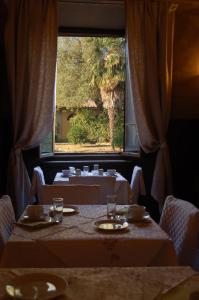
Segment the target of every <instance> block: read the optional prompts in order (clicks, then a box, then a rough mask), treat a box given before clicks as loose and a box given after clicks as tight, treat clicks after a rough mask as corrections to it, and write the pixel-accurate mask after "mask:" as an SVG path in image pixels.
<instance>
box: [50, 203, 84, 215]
mask: <svg viewBox="0 0 199 300" xmlns="http://www.w3.org/2000/svg"><path fill="white" fill-rule="evenodd" d="M50 212H51V213H52V215H53V206H51V207H50ZM78 213H79V208H78V207H77V206H74V205H64V207H63V215H75V214H78Z"/></svg>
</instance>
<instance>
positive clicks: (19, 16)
mask: <svg viewBox="0 0 199 300" xmlns="http://www.w3.org/2000/svg"><path fill="white" fill-rule="evenodd" d="M8 12H9V16H8V21H7V24H6V30H5V48H6V56H7V66H8V76H9V83H10V90H11V98H12V126H13V133H14V140H13V149H12V150H11V154H10V160H9V171H8V183H9V185H8V192H9V193H10V195H11V196H12V200H13V205H14V208H15V213H16V216H17V217H18V216H19V215H20V214H21V213H22V211H23V209H24V207H25V206H26V205H27V204H28V203H31V201H32V198H31V196H30V195H29V192H30V179H29V176H28V173H27V170H26V167H25V164H24V161H23V157H22V150H27V149H30V148H33V147H36V146H38V145H39V144H40V143H41V142H42V140H43V139H44V137H46V136H47V134H48V133H49V132H50V130H51V129H52V124H53V115H54V112H53V109H54V85H55V69H56V53H57V27H58V26H57V3H56V0H40V1H37V2H35V0H28V1H27V0H15V1H12V0H10V1H8Z"/></svg>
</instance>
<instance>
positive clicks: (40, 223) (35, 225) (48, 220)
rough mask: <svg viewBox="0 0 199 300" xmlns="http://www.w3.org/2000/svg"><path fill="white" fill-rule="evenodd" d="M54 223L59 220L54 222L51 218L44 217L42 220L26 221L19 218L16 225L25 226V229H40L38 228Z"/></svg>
mask: <svg viewBox="0 0 199 300" xmlns="http://www.w3.org/2000/svg"><path fill="white" fill-rule="evenodd" d="M54 224H59V222H55V221H54V220H53V219H52V218H50V217H48V218H46V220H44V221H43V220H42V221H37V222H36V221H34V222H27V220H24V219H20V220H19V221H18V222H17V223H16V225H17V226H21V227H23V228H27V229H33V230H34V229H40V228H44V227H48V226H51V225H54Z"/></svg>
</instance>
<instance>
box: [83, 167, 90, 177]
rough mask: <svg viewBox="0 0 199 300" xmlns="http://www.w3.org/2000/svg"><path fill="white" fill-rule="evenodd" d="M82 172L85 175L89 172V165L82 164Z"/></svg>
mask: <svg viewBox="0 0 199 300" xmlns="http://www.w3.org/2000/svg"><path fill="white" fill-rule="evenodd" d="M83 172H84V174H85V175H88V173H89V166H83Z"/></svg>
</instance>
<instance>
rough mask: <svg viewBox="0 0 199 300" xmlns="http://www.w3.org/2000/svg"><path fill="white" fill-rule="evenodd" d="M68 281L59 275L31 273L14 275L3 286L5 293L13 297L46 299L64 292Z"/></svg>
mask: <svg viewBox="0 0 199 300" xmlns="http://www.w3.org/2000/svg"><path fill="white" fill-rule="evenodd" d="M67 285H68V283H67V282H66V281H65V280H64V279H63V278H62V277H60V276H57V275H55V274H48V273H31V274H25V275H21V276H16V277H15V278H14V279H12V280H11V281H10V282H9V283H8V284H6V286H5V290H6V293H7V295H9V296H10V297H11V298H14V299H24V300H25V299H26V300H30V299H37V300H47V299H54V298H55V297H58V296H61V295H62V294H64V292H65V290H66V287H67Z"/></svg>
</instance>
